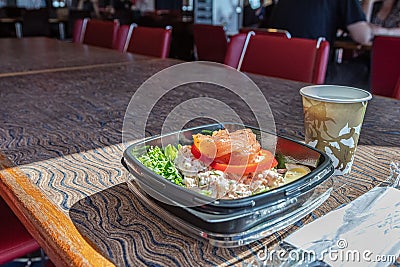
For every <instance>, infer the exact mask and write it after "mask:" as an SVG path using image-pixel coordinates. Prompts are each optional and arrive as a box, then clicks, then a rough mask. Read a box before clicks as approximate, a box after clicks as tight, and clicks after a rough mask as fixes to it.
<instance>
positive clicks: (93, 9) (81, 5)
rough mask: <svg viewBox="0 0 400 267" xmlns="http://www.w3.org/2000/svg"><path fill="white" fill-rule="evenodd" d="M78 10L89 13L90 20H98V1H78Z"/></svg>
mask: <svg viewBox="0 0 400 267" xmlns="http://www.w3.org/2000/svg"><path fill="white" fill-rule="evenodd" d="M78 10H86V11H89V12H90V14H91V16H92V18H100V11H99V1H98V0H79V2H78Z"/></svg>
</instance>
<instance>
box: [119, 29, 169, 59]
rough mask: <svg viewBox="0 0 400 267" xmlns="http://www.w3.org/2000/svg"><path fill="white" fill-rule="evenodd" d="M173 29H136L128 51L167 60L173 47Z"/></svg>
mask: <svg viewBox="0 0 400 267" xmlns="http://www.w3.org/2000/svg"><path fill="white" fill-rule="evenodd" d="M171 32H172V29H171V27H166V28H151V27H141V26H138V27H135V28H134V29H133V32H132V36H131V38H130V40H129V43H128V46H127V49H126V51H127V52H131V53H135V54H141V55H146V56H152V57H160V58H167V57H168V55H169V49H170V45H171Z"/></svg>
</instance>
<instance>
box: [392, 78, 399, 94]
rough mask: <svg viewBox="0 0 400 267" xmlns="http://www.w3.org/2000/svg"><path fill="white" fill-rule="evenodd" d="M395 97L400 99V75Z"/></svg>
mask: <svg viewBox="0 0 400 267" xmlns="http://www.w3.org/2000/svg"><path fill="white" fill-rule="evenodd" d="M393 97H394V98H397V99H400V76H399V78H398V79H397V83H396V87H395V88H394V93H393Z"/></svg>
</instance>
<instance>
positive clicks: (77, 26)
mask: <svg viewBox="0 0 400 267" xmlns="http://www.w3.org/2000/svg"><path fill="white" fill-rule="evenodd" d="M88 20H89V18H84V19H77V20H75V23H74V28H73V31H72V42H74V43H80V44H81V43H83V35H84V34H85V30H86V25H87V22H88Z"/></svg>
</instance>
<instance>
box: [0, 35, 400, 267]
mask: <svg viewBox="0 0 400 267" xmlns="http://www.w3.org/2000/svg"><path fill="white" fill-rule="evenodd" d="M0 43H1V42H0ZM68 45H69V46H71V47H70V48H69V49H70V50H69V53H72V55H70V56H71V57H73V53H74V52H73V51H74V50H75V49H73V48H72V47H75V45H73V44H65V46H66V47H67V46H68ZM21 47H22V48H21V49H23V46H21ZM29 47H32V46H29ZM86 49H87V51H88V53H90V54H91V53H92V52H93V51H94V52H93V53H94V54H97V53H95V52H96V51H98V50H97V49H96V48H93V49H92V48H91V47H87V48H86ZM76 50H77V51H78V53H81V52H80V51H81V48H76ZM0 51H1V53H2V54H3V53H4V51H5V50H4V49H2V50H0ZM49 52H50V51H49ZM21 53H24V51H23V50H22V51H21ZM104 54H108V56H109V57H110V58H112V59H113V60H112V62H113V65H107V64H106V63H105V62H103V63H104V64H103V65H97V66H96V65H94V66H92V67H91V68H88V67H86V66H85V65H84V63H83V62H80V63H79V64H78V66H81V67H76V68H72V67H71V65H69V66H70V67H71V69H66V70H64V71H57V72H56V73H57V75H54V74H55V72H50V71H44V72H39V73H31V72H29V71H28V72H26V73H25V74H22V73H19V74H18V75H16V76H12V75H5V76H3V77H0V114H1V115H0V116H1V119H2V122H3V123H2V124H1V126H0V139H1V140H2V141H1V142H0V150H1V151H2V152H3V155H2V156H1V157H0V166H1V167H0V193H1V196H2V197H3V198H4V199H5V200H6V201H7V203H8V204H9V205H10V206H11V207H12V209H13V210H14V211H15V212H16V214H17V215H18V217H19V218H20V219H21V221H22V222H23V223H24V224H25V225H26V226H27V228H28V230H29V232H30V233H31V234H32V235H33V236H34V237H35V238H36V239H37V240H38V242H39V243H40V244H41V246H42V247H43V248H44V250H45V251H46V253H47V254H48V255H49V257H50V258H51V259H52V261H53V262H54V263H56V265H57V266H63V265H79V266H109V265H114V264H115V265H117V266H150V265H162V266H210V265H221V266H228V265H230V264H234V265H238V266H242V265H241V264H244V263H249V262H251V261H252V260H253V259H254V257H255V255H256V254H257V252H258V251H259V250H260V249H263V248H264V246H265V245H268V246H270V245H272V244H274V243H276V242H277V241H278V240H281V239H282V238H284V237H285V236H287V235H288V234H289V233H291V232H293V231H295V230H296V229H298V228H299V227H301V225H303V224H305V223H307V222H310V221H312V220H313V219H314V218H315V217H318V216H321V215H323V214H325V213H326V212H328V211H330V210H332V209H334V208H336V207H338V206H340V205H342V204H344V203H347V202H349V201H351V200H353V199H355V198H356V197H358V196H360V195H361V194H363V193H365V192H366V191H367V190H369V189H371V188H372V187H373V186H376V185H377V184H378V183H379V182H380V181H383V180H385V179H386V177H387V175H388V173H389V169H388V166H389V163H390V161H391V160H392V159H396V157H397V159H398V156H399V154H400V145H399V144H400V123H399V118H400V101H398V100H394V99H389V98H384V97H377V96H376V97H374V99H373V100H372V101H371V102H370V103H369V106H368V108H367V113H366V117H365V122H364V125H363V129H362V133H361V138H360V145H359V147H358V150H357V153H356V159H355V163H354V167H353V171H352V173H351V175H349V176H347V177H339V178H340V179H339V180H340V183H337V184H336V185H335V190H334V192H333V193H332V196H331V197H330V198H329V199H328V201H327V202H325V203H324V204H323V205H322V206H321V207H320V208H318V209H317V210H316V211H315V212H313V213H312V214H310V215H309V216H306V217H305V218H304V219H302V220H301V221H299V222H298V223H296V224H295V225H292V226H290V227H287V228H286V229H284V230H282V231H280V232H278V233H276V234H274V235H272V236H270V237H267V238H265V239H263V240H260V241H258V242H254V243H252V244H251V245H247V246H244V247H239V248H229V249H227V248H214V247H212V246H211V245H209V244H207V243H205V242H202V241H198V240H197V239H194V238H192V237H189V236H186V235H185V234H183V233H181V232H180V231H179V230H177V229H175V228H174V226H173V225H170V224H168V223H167V222H165V221H164V219H163V217H162V215H160V213H159V212H157V211H156V210H153V208H152V207H150V206H147V205H144V204H143V203H142V202H141V201H140V199H138V198H137V196H135V195H134V194H133V193H132V192H131V191H130V190H129V189H128V187H127V185H126V183H125V181H126V179H127V178H128V173H127V172H126V171H125V170H124V168H123V167H122V166H121V163H120V159H121V156H122V153H123V151H124V147H123V145H122V144H121V141H122V140H121V129H122V123H123V119H124V114H125V110H126V108H127V105H128V103H129V101H130V98H131V97H132V95H133V94H134V92H135V91H136V90H137V88H138V87H139V86H140V85H141V84H142V83H143V82H144V81H145V80H146V79H147V78H149V77H150V76H151V75H153V74H155V73H156V72H158V71H160V70H162V69H164V68H166V67H168V66H172V65H174V64H177V63H179V62H178V61H175V60H172V59H168V60H161V59H150V58H147V60H139V61H134V62H131V63H129V64H128V63H127V62H126V61H124V60H123V61H122V62H120V63H115V61H118V60H117V59H120V57H121V55H118V54H115V53H114V52H113V51H108V52H107V51H104ZM22 60H23V59H22ZM14 62H15V63H14V64H16V63H17V62H18V61H17V60H14ZM26 63H27V64H28V63H29V62H28V61H26ZM30 65H31V66H32V64H30ZM55 67H56V68H57V67H58V66H57V65H56V66H55ZM17 68H20V67H19V66H11V65H10V69H11V70H14V69H17ZM250 77H251V78H252V79H253V80H254V81H255V82H256V84H257V85H258V86H259V87H260V89H261V91H262V92H263V94H264V95H265V96H266V98H267V100H268V101H269V103H270V106H271V109H272V110H273V114H274V116H275V120H276V124H277V131H278V134H281V135H284V136H289V137H292V138H295V139H299V140H302V139H303V138H304V136H303V122H302V121H303V118H302V106H301V99H300V95H299V93H298V91H299V89H300V88H301V87H302V86H304V85H305V84H304V83H298V82H293V81H287V80H281V79H274V78H268V77H261V76H256V75H251V76H250ZM199 95H201V96H208V97H211V98H218V99H219V100H221V101H224V102H226V103H228V104H229V105H230V106H231V107H232V108H234V109H237V110H239V111H240V115H241V116H243V119H244V122H245V123H247V124H252V122H254V121H253V119H252V118H253V117H252V116H251V112H250V111H249V110H247V109H246V108H245V107H243V106H242V105H240V102H239V100H238V98H237V96H235V95H233V94H232V93H231V92H229V91H227V90H225V89H222V88H216V87H215V86H205V85H204V84H193V85H188V86H186V87H179V88H177V89H176V90H174V91H173V92H171V93H169V94H168V95H166V96H165V97H164V98H163V99H162V100H161V101H160V102H159V103H158V105H157V106H156V107H155V108H154V110H153V113H152V115H151V116H150V121H149V122H150V123H149V127H148V130H149V133H151V134H154V133H157V132H158V131H159V129H160V127H161V126H162V123H163V120H164V119H165V118H166V116H167V115H168V112H169V111H171V110H172V109H173V108H174V107H175V106H176V105H177V104H179V103H181V102H182V101H184V100H187V99H191V98H192V97H198V96H199ZM344 183H346V186H343V184H344Z"/></svg>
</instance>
